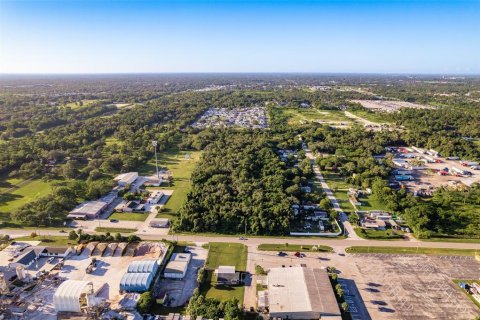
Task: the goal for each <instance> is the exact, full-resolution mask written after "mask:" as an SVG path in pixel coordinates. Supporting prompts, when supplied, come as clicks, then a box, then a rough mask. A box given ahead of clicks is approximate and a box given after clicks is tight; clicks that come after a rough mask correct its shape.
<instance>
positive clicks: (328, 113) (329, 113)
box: [273, 108, 352, 124]
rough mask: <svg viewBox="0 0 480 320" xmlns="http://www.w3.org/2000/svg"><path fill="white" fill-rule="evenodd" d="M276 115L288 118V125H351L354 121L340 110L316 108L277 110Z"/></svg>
mask: <svg viewBox="0 0 480 320" xmlns="http://www.w3.org/2000/svg"><path fill="white" fill-rule="evenodd" d="M273 114H274V115H275V114H276V115H279V116H280V115H283V116H285V117H287V119H288V120H287V121H288V124H298V123H301V122H312V121H326V122H344V123H345V124H350V123H351V122H352V121H351V119H349V118H348V117H347V116H345V114H344V113H343V111H340V110H338V111H337V110H319V109H315V108H305V109H301V108H299V109H296V108H275V109H274V111H273Z"/></svg>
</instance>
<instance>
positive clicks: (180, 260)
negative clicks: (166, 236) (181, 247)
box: [163, 253, 192, 279]
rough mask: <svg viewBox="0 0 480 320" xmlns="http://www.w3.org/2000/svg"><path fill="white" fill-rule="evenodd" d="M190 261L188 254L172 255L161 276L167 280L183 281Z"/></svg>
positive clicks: (190, 257)
mask: <svg viewBox="0 0 480 320" xmlns="http://www.w3.org/2000/svg"><path fill="white" fill-rule="evenodd" d="M191 259H192V255H191V254H190V253H174V254H172V257H171V258H170V261H169V262H168V264H167V266H166V267H165V271H164V272H163V276H164V277H165V278H169V279H183V278H184V277H185V275H186V274H187V269H188V264H189V263H190V260H191Z"/></svg>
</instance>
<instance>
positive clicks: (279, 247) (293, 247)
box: [257, 243, 333, 252]
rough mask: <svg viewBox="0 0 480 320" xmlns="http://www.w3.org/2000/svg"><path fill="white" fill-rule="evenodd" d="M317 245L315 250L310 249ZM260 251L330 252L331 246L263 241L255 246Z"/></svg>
mask: <svg viewBox="0 0 480 320" xmlns="http://www.w3.org/2000/svg"><path fill="white" fill-rule="evenodd" d="M313 247H317V250H312V248H313ZM257 249H258V250H260V251H289V252H332V251H333V248H332V247H329V246H321V245H318V246H317V245H311V244H304V245H300V244H288V246H287V244H270V243H263V244H260V245H259V246H258V247H257Z"/></svg>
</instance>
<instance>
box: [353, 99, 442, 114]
mask: <svg viewBox="0 0 480 320" xmlns="http://www.w3.org/2000/svg"><path fill="white" fill-rule="evenodd" d="M352 102H356V103H360V104H361V105H362V106H363V107H364V108H367V109H370V110H373V111H386V112H394V111H398V110H400V109H401V108H414V109H434V107H432V106H427V105H421V104H417V103H411V102H406V101H393V100H389V101H385V100H352Z"/></svg>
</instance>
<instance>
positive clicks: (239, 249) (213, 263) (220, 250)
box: [200, 242, 248, 303]
mask: <svg viewBox="0 0 480 320" xmlns="http://www.w3.org/2000/svg"><path fill="white" fill-rule="evenodd" d="M204 247H205V248H208V256H207V261H206V263H205V268H207V269H208V270H207V276H206V280H205V283H204V284H202V285H201V287H200V292H201V293H202V294H204V295H205V296H206V297H207V298H215V299H219V300H229V299H232V298H237V299H238V300H239V301H240V303H242V302H243V295H244V292H245V287H244V286H241V285H240V286H224V285H217V284H216V276H215V274H214V269H216V268H217V267H218V266H224V265H226V266H232V265H234V266H235V270H236V271H245V270H246V269H247V254H248V248H247V247H246V246H245V245H243V244H241V243H224V242H210V243H208V244H205V245H204Z"/></svg>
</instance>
